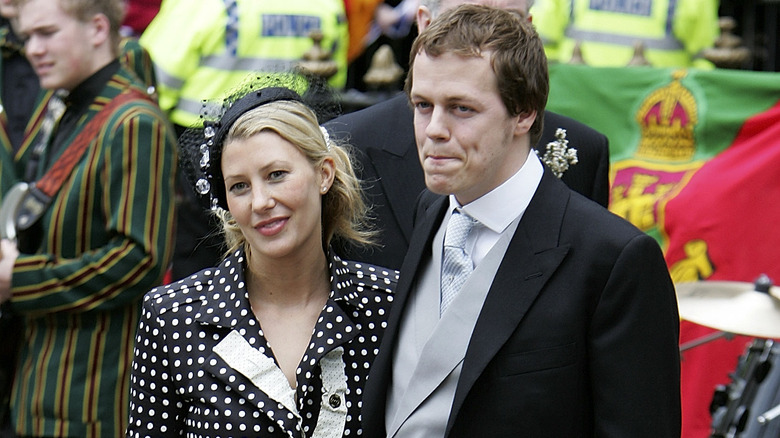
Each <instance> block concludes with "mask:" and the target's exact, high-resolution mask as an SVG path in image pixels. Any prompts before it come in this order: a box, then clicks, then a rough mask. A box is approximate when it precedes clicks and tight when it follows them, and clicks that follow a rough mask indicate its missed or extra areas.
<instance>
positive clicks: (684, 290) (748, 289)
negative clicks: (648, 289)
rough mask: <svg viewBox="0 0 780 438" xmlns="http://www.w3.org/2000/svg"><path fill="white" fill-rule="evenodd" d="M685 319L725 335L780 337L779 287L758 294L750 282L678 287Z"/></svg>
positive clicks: (718, 282)
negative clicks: (725, 333)
mask: <svg viewBox="0 0 780 438" xmlns="http://www.w3.org/2000/svg"><path fill="white" fill-rule="evenodd" d="M675 289H676V290H677V306H678V309H679V312H680V317H681V318H682V319H684V320H687V321H690V322H693V323H696V324H700V325H703V326H706V327H710V328H714V329H717V330H720V331H723V332H727V333H733V334H738V335H746V336H753V337H757V338H780V288H778V287H776V286H772V287H770V288H769V293H765V292H758V291H756V290H755V286H754V285H753V284H751V283H742V282H737V281H698V282H690V283H677V284H675Z"/></svg>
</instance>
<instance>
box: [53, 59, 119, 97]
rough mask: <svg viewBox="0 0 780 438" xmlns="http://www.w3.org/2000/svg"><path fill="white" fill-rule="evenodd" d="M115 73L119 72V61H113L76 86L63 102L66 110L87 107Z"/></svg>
mask: <svg viewBox="0 0 780 438" xmlns="http://www.w3.org/2000/svg"><path fill="white" fill-rule="evenodd" d="M117 71H119V59H114V60H113V61H111V62H109V63H108V64H106V65H105V66H104V67H103V68H101V69H100V70H98V71H96V72H95V73H93V74H92V76H90V77H88V78H87V79H85V80H84V81H83V82H82V83H80V84H78V85H77V86H76V88H74V89H73V90H71V91H70V93H68V95H67V97H65V98H64V99H63V102H65V105H67V107H68V108H71V107H74V108H81V107H84V106H86V105H89V104H90V103H92V101H93V100H95V98H96V97H97V96H98V95H99V94H100V92H102V91H103V88H104V87H105V86H106V83H107V82H108V80H109V79H111V76H113V75H114V74H115V73H116V72H117Z"/></svg>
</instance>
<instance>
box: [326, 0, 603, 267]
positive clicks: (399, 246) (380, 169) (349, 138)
mask: <svg viewBox="0 0 780 438" xmlns="http://www.w3.org/2000/svg"><path fill="white" fill-rule="evenodd" d="M460 3H462V0H442V1H435V0H423V1H422V2H421V4H420V7H419V9H418V12H417V26H418V27H419V29H420V31H422V30H424V29H425V28H426V27H427V26H428V25H429V24H430V22H431V20H432V19H433V18H435V17H436V16H438V15H439V13H440V12H441V11H442V10H446V9H449V8H451V7H454V6H457V5H458V4H460ZM477 3H480V1H477ZM531 3H532V2H531V1H530V0H507V1H505V2H504V3H503V7H504V8H505V9H511V10H515V11H518V12H521V13H523V14H526V15H527V16H529V17H530V15H528V9H529V7H530V6H531ZM529 19H530V18H529ZM326 126H327V128H328V130H329V131H330V132H331V133H332V134H333V135H334V136H335V137H337V138H340V139H343V140H344V141H346V142H347V143H348V144H350V145H352V146H354V147H355V149H356V155H357V157H356V159H357V161H358V162H359V163H360V166H359V168H358V169H357V170H358V171H359V176H360V177H361V179H362V180H363V181H364V182H365V184H364V192H365V194H366V197H367V198H368V201H369V203H370V204H372V205H373V212H372V216H373V217H374V220H375V221H374V225H375V227H376V229H377V230H379V232H380V234H379V236H378V243H379V245H378V246H376V247H368V248H363V247H353V246H346V247H343V248H339V249H338V250H339V252H340V253H342V255H344V256H345V257H346V258H348V259H353V260H361V261H366V262H371V263H374V264H377V265H380V266H387V267H392V268H394V269H398V268H400V266H401V263H402V262H403V258H404V255H405V254H406V250H407V248H408V247H409V239H410V238H411V235H412V218H413V211H414V205H415V201H416V199H417V196H418V195H419V194H420V192H421V191H422V190H423V189H424V188H425V183H424V180H423V172H422V168H421V167H420V162H419V160H418V159H417V146H416V145H415V143H414V131H413V124H412V109H411V107H410V106H409V101H408V98H407V97H406V95H405V94H403V93H401V94H399V95H397V96H395V97H393V98H391V99H389V100H387V101H385V102H382V103H379V104H376V105H373V106H371V107H369V108H366V109H364V110H361V111H356V112H353V113H349V114H346V115H344V116H341V117H339V118H336V119H334V120H332V121H330V122H329V123H327V124H326ZM559 128H561V129H565V130H566V139H567V140H568V142H569V143H568V146H569V147H571V148H574V149H576V150H577V157H578V162H577V164H573V165H571V166H570V167H569V169H568V170H567V171H566V172H564V173H563V176H562V177H561V180H562V181H563V182H564V183H566V185H568V186H569V188H571V189H572V190H574V191H576V192H579V193H581V194H582V195H584V196H586V197H588V198H590V199H592V200H594V201H596V202H598V203H599V204H601V205H603V206H604V207H606V206H607V204H608V202H609V143H608V140H607V137H605V136H604V135H603V134H601V133H599V132H597V131H595V130H594V129H592V128H590V127H588V126H586V125H584V124H582V123H580V122H577V121H576V120H574V119H571V118H569V117H565V116H562V115H560V114H555V113H552V112H550V111H545V114H544V130H543V133H542V137H541V139H540V140H539V141H538V142H537V143H536V149H537V150H538V151H539V154H540V156H544V155H545V153H546V147H547V144H548V143H550V142H552V141H555V140H556V137H555V133H556V131H557V130H558V129H559Z"/></svg>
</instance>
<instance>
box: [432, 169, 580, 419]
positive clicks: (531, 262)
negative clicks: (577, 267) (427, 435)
mask: <svg viewBox="0 0 780 438" xmlns="http://www.w3.org/2000/svg"><path fill="white" fill-rule="evenodd" d="M569 197H570V191H569V189H568V188H567V187H566V186H565V185H564V184H563V183H562V182H560V181H558V180H557V179H556V178H555V177H554V176H553V175H552V173H551V172H550V171H549V170H547V169H545V172H544V176H543V177H542V182H541V183H540V184H539V188H538V189H537V191H536V193H535V194H534V197H533V199H532V200H531V203H530V204H529V206H528V209H526V211H525V213H524V215H523V218H522V219H521V221H520V223H519V225H518V227H517V231H516V232H515V235H514V237H513V238H512V241H511V242H510V244H509V247H508V248H507V251H506V255H505V256H504V260H503V261H502V262H501V265H500V266H499V268H498V272H497V273H496V277H495V279H494V281H493V285H492V286H491V288H490V291H489V292H488V296H487V298H486V300H485V304H484V306H483V307H482V311H481V313H480V315H479V318H478V319H477V324H476V326H475V327H474V333H473V334H472V336H471V343H470V344H469V349H468V350H467V352H466V358H465V359H464V364H463V370H462V372H461V376H460V380H459V381H458V388H457V390H456V392H455V399H454V401H453V405H452V411H451V413H450V418H449V421H448V424H447V433H449V431H450V429H451V428H452V425H453V423H454V420H455V418H456V417H457V415H458V411H459V410H460V407H461V406H462V405H463V402H464V400H465V398H466V395H467V394H468V393H469V391H470V390H471V388H472V386H473V385H474V382H475V381H476V380H477V378H479V376H480V375H481V374H482V373H483V371H484V370H485V367H486V366H487V364H488V363H489V362H490V361H491V360H493V358H494V357H495V355H496V353H497V352H498V350H499V349H500V348H501V347H502V346H503V345H504V343H505V342H506V341H507V339H509V337H510V336H511V335H512V333H513V332H514V331H515V330H516V329H517V327H518V325H519V324H520V321H521V320H522V319H523V317H524V316H525V314H526V313H527V312H528V309H529V308H530V307H531V305H532V304H533V302H534V301H535V300H536V298H537V296H538V295H539V294H540V293H541V290H542V288H543V287H544V285H545V284H546V283H547V280H548V279H549V278H550V277H551V276H552V274H553V273H554V272H555V270H556V269H557V268H558V266H559V265H560V263H561V262H562V261H563V259H564V257H565V256H566V254H567V253H568V251H569V247H568V246H559V245H558V242H559V237H560V231H559V230H560V225H561V222H562V220H563V215H564V212H565V210H566V205H567V203H568V200H569Z"/></svg>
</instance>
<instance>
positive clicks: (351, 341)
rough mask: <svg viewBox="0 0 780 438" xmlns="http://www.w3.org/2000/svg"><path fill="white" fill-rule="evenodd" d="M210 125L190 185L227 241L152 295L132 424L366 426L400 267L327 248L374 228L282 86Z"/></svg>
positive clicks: (329, 147) (227, 432) (231, 428)
mask: <svg viewBox="0 0 780 438" xmlns="http://www.w3.org/2000/svg"><path fill="white" fill-rule="evenodd" d="M204 133H205V138H203V137H202V138H201V140H200V142H202V143H203V145H202V146H200V148H201V151H202V153H203V155H202V157H201V163H200V164H201V165H202V166H203V168H204V169H205V176H204V177H203V178H202V179H201V180H199V181H198V184H197V187H198V191H199V192H200V193H201V194H207V195H208V196H210V198H211V199H212V202H213V203H214V205H215V206H216V211H217V212H218V214H219V215H220V218H221V219H222V222H223V228H224V231H225V235H226V241H227V244H228V247H229V248H230V251H229V254H228V255H227V256H226V257H225V259H224V261H223V262H222V263H221V264H220V265H219V266H218V267H216V268H213V269H205V270H203V271H201V272H199V273H196V274H194V275H192V276H190V277H188V278H185V279H183V280H181V281H179V282H177V283H173V284H170V285H168V286H165V287H162V288H158V289H155V290H152V291H150V292H149V293H148V294H147V295H146V297H145V299H144V308H143V312H142V316H141V321H140V323H139V325H138V333H137V337H136V343H137V344H136V351H135V353H136V357H135V361H134V363H133V370H132V378H131V393H130V397H131V400H130V426H129V428H128V431H127V436H131V437H140V436H161V435H162V436H173V435H186V436H264V437H265V436H268V437H276V436H279V437H283V436H284V437H286V436H293V437H303V436H306V437H310V436H322V437H341V436H358V435H360V433H361V430H360V412H359V409H360V406H361V399H362V387H363V384H364V381H365V378H366V376H367V374H368V368H369V366H370V365H371V362H372V361H373V359H374V358H375V356H376V353H377V349H378V346H379V341H380V338H381V334H382V331H383V330H384V327H385V316H386V315H387V310H388V307H389V305H390V302H391V301H392V298H391V291H392V289H393V288H394V287H395V283H396V279H397V272H395V271H389V270H386V269H382V268H378V267H375V266H371V265H365V264H360V263H354V262H345V261H342V260H340V259H339V258H338V257H337V256H336V255H335V254H333V252H332V251H330V249H329V242H330V241H331V239H332V238H334V237H338V238H347V239H352V240H356V241H358V242H367V241H368V239H369V237H370V233H368V232H366V231H365V230H364V229H363V228H361V226H360V224H361V223H362V218H364V217H365V216H364V214H365V206H364V204H363V203H362V199H361V196H360V192H359V190H358V182H357V180H356V178H355V175H354V173H353V171H352V168H351V165H350V161H349V158H348V155H347V154H346V153H345V151H344V150H343V149H342V148H341V147H339V146H336V145H333V144H330V141H329V140H328V139H327V138H326V136H324V135H323V131H322V130H321V129H320V128H319V125H318V123H317V118H316V116H315V114H314V113H313V112H312V110H311V109H310V108H309V107H307V106H306V105H305V104H303V103H302V99H301V97H300V96H299V95H298V94H296V93H295V92H293V91H291V90H289V89H287V88H265V89H262V90H259V91H253V92H251V93H249V94H248V95H246V96H245V97H243V98H241V99H239V100H237V101H236V102H235V103H234V104H233V105H232V106H230V107H229V108H228V109H227V111H226V112H225V114H224V116H223V117H222V118H221V120H220V121H219V122H218V123H217V124H215V125H214V126H207V127H206V129H204ZM183 143H187V142H186V141H183ZM183 146H185V145H183ZM197 147H198V146H196V148H197Z"/></svg>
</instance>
